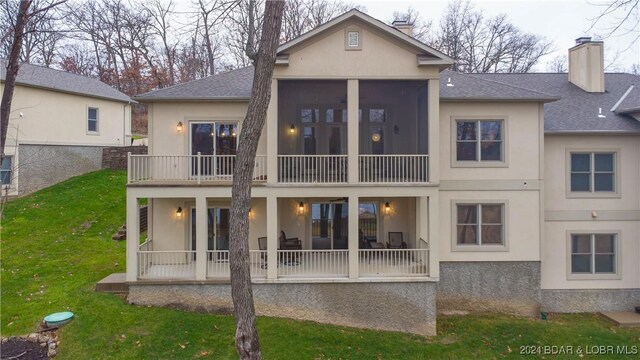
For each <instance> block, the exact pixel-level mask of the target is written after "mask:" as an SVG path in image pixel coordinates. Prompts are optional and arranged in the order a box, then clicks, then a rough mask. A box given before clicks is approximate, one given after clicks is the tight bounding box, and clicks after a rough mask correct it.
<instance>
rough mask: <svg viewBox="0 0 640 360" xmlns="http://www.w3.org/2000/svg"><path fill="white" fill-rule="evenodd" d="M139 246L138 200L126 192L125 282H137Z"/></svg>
mask: <svg viewBox="0 0 640 360" xmlns="http://www.w3.org/2000/svg"><path fill="white" fill-rule="evenodd" d="M139 244H140V207H139V206H138V198H137V197H136V196H135V195H133V194H131V191H130V190H128V191H127V276H126V280H127V281H136V280H138V246H139Z"/></svg>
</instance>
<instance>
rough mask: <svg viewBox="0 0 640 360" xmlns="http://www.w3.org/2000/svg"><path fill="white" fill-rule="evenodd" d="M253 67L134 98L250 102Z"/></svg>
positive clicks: (140, 99) (143, 99) (145, 99)
mask: <svg viewBox="0 0 640 360" xmlns="http://www.w3.org/2000/svg"><path fill="white" fill-rule="evenodd" d="M252 84H253V66H247V67H244V68H240V69H236V70H232V71H227V72H224V73H220V74H216V75H213V76H209V77H206V78H202V79H198V80H193V81H189V82H186V83H182V84H178V85H174V86H171V87H167V88H163V89H158V90H154V91H150V92H148V93H145V94H140V95H137V96H134V99H136V100H139V101H142V102H145V101H163V100H164V101H167V100H249V97H250V96H251V86H252Z"/></svg>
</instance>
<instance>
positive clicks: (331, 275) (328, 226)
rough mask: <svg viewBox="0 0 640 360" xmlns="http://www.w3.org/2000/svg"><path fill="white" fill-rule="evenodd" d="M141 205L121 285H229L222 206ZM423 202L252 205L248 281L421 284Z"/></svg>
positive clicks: (425, 268) (425, 248)
mask: <svg viewBox="0 0 640 360" xmlns="http://www.w3.org/2000/svg"><path fill="white" fill-rule="evenodd" d="M147 202H148V204H149V205H148V231H147V233H146V234H138V237H137V238H142V239H143V240H141V241H139V242H138V244H135V253H134V254H135V256H131V255H129V257H128V260H127V261H128V264H127V269H128V275H129V277H128V281H145V280H154V281H155V280H193V281H206V280H212V281H214V280H228V279H229V277H230V270H229V250H228V249H229V235H230V227H229V216H230V211H229V209H230V205H231V200H230V199H229V198H188V197H185V198H153V199H147ZM428 202H429V199H428V198H427V197H394V198H375V197H362V198H360V197H354V196H347V197H339V198H320V197H304V198H298V197H297V198H276V197H273V198H270V197H267V198H254V199H252V203H251V210H250V214H249V219H250V226H249V247H250V251H249V253H250V259H249V263H250V269H251V276H252V279H253V280H254V282H270V281H278V280H283V281H289V280H290V281H296V282H297V281H305V280H310V281H313V280H330V281H341V280H342V281H353V280H358V279H361V280H363V281H366V280H367V279H370V280H375V279H388V280H389V281H394V280H401V279H407V280H410V279H415V280H418V279H428V278H430V277H431V276H432V273H431V271H430V270H431V267H430V263H431V257H432V256H433V254H431V251H430V244H429V241H428V239H425V238H427V236H428V226H429V224H428V217H427V216H426V215H427V214H428V209H429V203H428ZM138 203H139V202H138V201H137V199H136V201H135V203H134V204H135V205H136V207H137V206H138ZM269 210H271V211H269ZM133 213H134V214H136V212H133ZM421 215H422V217H421ZM352 219H353V220H352ZM138 220H139V219H138ZM128 228H129V229H130V228H131V226H128ZM134 238H135V237H134ZM130 241H131V240H130ZM128 249H130V250H132V249H133V244H129V246H128ZM133 259H135V261H132V260H133ZM132 263H133V264H132ZM132 265H133V268H132Z"/></svg>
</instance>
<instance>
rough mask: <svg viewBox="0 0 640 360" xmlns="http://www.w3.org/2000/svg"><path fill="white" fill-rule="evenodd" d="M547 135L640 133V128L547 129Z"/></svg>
mask: <svg viewBox="0 0 640 360" xmlns="http://www.w3.org/2000/svg"><path fill="white" fill-rule="evenodd" d="M544 133H545V135H640V130H545V131H544Z"/></svg>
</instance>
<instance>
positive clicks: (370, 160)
mask: <svg viewBox="0 0 640 360" xmlns="http://www.w3.org/2000/svg"><path fill="white" fill-rule="evenodd" d="M359 158H360V162H359V168H360V174H359V179H360V182H362V183H426V182H428V179H429V177H428V166H429V155H360V156H359Z"/></svg>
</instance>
